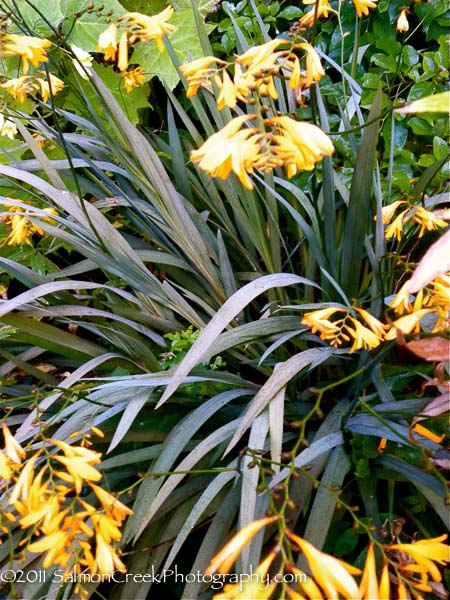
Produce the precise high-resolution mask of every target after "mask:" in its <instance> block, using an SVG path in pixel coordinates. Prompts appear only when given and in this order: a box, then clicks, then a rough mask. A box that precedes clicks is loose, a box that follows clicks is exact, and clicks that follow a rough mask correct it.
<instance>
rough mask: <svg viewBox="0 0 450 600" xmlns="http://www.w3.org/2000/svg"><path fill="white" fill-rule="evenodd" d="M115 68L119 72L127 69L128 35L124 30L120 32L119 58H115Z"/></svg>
mask: <svg viewBox="0 0 450 600" xmlns="http://www.w3.org/2000/svg"><path fill="white" fill-rule="evenodd" d="M117 68H118V69H119V71H121V72H122V71H126V70H127V69H128V36H127V32H126V31H124V32H123V33H122V35H121V36H120V40H119V58H118V59H117ZM127 91H128V90H127Z"/></svg>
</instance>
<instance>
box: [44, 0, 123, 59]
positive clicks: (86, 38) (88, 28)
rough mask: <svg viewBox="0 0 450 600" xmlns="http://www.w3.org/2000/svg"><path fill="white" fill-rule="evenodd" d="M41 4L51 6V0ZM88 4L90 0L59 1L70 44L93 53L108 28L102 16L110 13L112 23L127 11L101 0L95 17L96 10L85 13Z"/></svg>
mask: <svg viewBox="0 0 450 600" xmlns="http://www.w3.org/2000/svg"><path fill="white" fill-rule="evenodd" d="M33 1H34V0H33ZM42 4H46V5H47V6H48V5H49V4H50V5H51V4H53V0H52V2H50V3H49V2H45V0H43V1H42ZM89 4H92V2H91V0H61V9H62V12H63V14H64V16H65V18H66V21H65V23H64V27H63V32H64V33H65V34H66V35H67V34H68V33H69V32H70V36H69V43H70V44H75V45H76V46H78V47H79V48H82V49H83V50H85V51H86V52H95V50H96V47H97V42H98V37H99V35H100V34H101V33H103V32H104V31H105V29H107V28H108V26H109V23H107V21H106V19H107V17H106V16H103V15H105V13H107V12H109V11H112V14H111V16H110V17H109V18H110V19H111V21H114V20H115V19H117V18H118V17H120V16H121V15H123V14H124V13H126V12H127V11H126V10H125V9H124V7H123V6H122V5H121V4H120V3H119V2H117V0H103V1H102V6H104V8H103V10H102V14H101V15H100V16H97V11H96V10H94V11H92V12H86V7H87V6H89ZM76 13H80V16H79V17H76V18H75V16H74V15H75V14H76ZM72 24H73V27H72Z"/></svg>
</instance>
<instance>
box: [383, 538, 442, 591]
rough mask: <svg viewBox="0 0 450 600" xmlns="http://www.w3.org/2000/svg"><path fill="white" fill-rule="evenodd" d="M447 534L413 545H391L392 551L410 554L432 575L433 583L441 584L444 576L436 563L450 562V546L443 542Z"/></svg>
mask: <svg viewBox="0 0 450 600" xmlns="http://www.w3.org/2000/svg"><path fill="white" fill-rule="evenodd" d="M446 539H447V534H444V535H441V536H439V537H436V538H431V539H429V540H419V541H417V542H413V543H412V544H391V545H390V546H389V549H390V550H398V551H400V552H406V553H407V554H409V555H410V556H411V557H412V558H413V559H414V560H415V562H416V563H417V564H418V565H419V566H421V567H423V568H424V569H425V571H426V572H428V573H429V574H430V575H431V578H432V579H433V581H435V582H437V583H439V582H440V581H441V580H442V575H441V573H440V572H439V569H438V568H437V566H436V564H435V563H438V564H439V565H445V563H446V562H448V561H449V560H450V546H449V545H448V544H443V543H442V542H443V541H444V540H446Z"/></svg>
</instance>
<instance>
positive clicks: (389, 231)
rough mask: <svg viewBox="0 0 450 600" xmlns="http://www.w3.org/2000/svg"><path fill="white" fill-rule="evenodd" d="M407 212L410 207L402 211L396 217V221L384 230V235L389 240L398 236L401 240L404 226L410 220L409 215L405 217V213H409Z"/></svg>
mask: <svg viewBox="0 0 450 600" xmlns="http://www.w3.org/2000/svg"><path fill="white" fill-rule="evenodd" d="M407 213H408V209H407V210H404V211H403V212H401V213H400V214H399V215H398V216H397V217H396V218H395V219H394V221H393V222H392V223H391V224H390V225H389V227H387V228H386V231H385V232H384V236H385V238H386V239H387V240H389V239H390V238H392V237H396V238H397V241H398V242H400V240H401V239H402V233H403V226H404V224H405V223H406V222H407V221H408V218H409V217H408V216H406V217H405V215H407Z"/></svg>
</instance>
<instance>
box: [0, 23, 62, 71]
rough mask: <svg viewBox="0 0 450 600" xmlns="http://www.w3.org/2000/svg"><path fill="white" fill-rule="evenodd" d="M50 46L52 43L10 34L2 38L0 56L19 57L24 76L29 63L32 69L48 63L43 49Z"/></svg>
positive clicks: (27, 36)
mask: <svg viewBox="0 0 450 600" xmlns="http://www.w3.org/2000/svg"><path fill="white" fill-rule="evenodd" d="M5 42H6V43H5ZM51 45H52V43H51V42H50V41H49V40H43V39H41V38H37V37H32V36H29V35H17V34H14V33H10V34H7V35H5V37H4V38H3V43H2V45H1V46H0V55H1V56H20V57H21V58H22V60H23V68H22V72H23V74H24V75H26V74H27V73H28V69H29V63H31V64H32V65H33V67H37V66H38V65H39V63H41V62H47V61H48V57H47V55H46V54H45V49H46V48H49V47H50V46H51Z"/></svg>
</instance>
